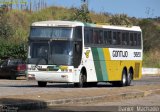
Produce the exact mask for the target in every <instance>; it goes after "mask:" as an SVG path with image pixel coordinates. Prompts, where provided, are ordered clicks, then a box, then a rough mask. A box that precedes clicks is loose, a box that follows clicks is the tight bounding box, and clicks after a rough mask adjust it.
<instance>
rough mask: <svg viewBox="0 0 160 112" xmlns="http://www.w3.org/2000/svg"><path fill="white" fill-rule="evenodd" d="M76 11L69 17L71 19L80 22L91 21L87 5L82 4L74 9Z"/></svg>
mask: <svg viewBox="0 0 160 112" xmlns="http://www.w3.org/2000/svg"><path fill="white" fill-rule="evenodd" d="M75 10H76V12H75V13H74V15H73V16H72V17H71V19H72V20H77V21H82V22H92V20H91V18H90V16H89V10H88V8H87V6H86V5H85V4H84V5H82V7H81V8H80V9H75Z"/></svg>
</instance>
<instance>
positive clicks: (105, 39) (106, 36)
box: [103, 31, 108, 45]
mask: <svg viewBox="0 0 160 112" xmlns="http://www.w3.org/2000/svg"><path fill="white" fill-rule="evenodd" d="M107 39H108V32H107V31H104V42H103V43H104V44H105V45H107V44H108V40H107Z"/></svg>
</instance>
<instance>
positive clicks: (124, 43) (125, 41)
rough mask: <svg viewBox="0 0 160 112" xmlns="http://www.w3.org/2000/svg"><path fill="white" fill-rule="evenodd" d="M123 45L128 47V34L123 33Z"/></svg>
mask: <svg viewBox="0 0 160 112" xmlns="http://www.w3.org/2000/svg"><path fill="white" fill-rule="evenodd" d="M122 45H127V39H126V33H125V32H123V33H122Z"/></svg>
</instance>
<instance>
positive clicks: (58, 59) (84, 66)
mask: <svg viewBox="0 0 160 112" xmlns="http://www.w3.org/2000/svg"><path fill="white" fill-rule="evenodd" d="M28 46H29V47H28V64H27V79H28V80H36V81H37V82H38V86H39V87H45V86H46V85H47V83H50V82H51V83H73V84H74V86H75V87H85V86H88V85H95V84H97V83H98V82H109V83H111V84H113V85H116V86H129V85H130V84H131V81H132V80H139V79H140V78H141V76H142V55H143V40H142V31H141V29H140V27H139V26H130V27H126V26H112V25H101V24H92V23H83V22H78V21H40V22H34V23H32V25H31V28H30V35H29V45H28Z"/></svg>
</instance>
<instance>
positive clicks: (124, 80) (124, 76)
mask: <svg viewBox="0 0 160 112" xmlns="http://www.w3.org/2000/svg"><path fill="white" fill-rule="evenodd" d="M122 82H123V85H125V84H126V74H125V73H123V79H122Z"/></svg>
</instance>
